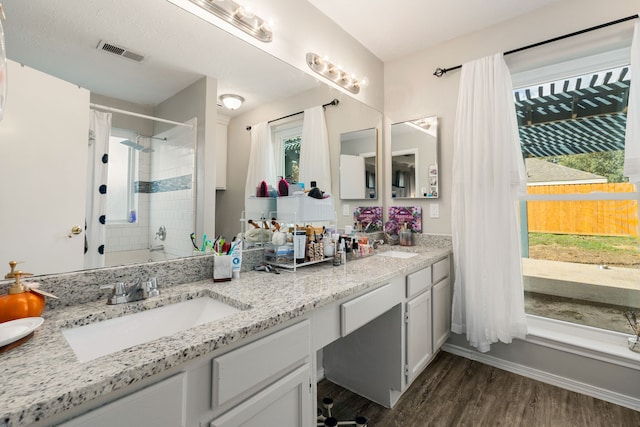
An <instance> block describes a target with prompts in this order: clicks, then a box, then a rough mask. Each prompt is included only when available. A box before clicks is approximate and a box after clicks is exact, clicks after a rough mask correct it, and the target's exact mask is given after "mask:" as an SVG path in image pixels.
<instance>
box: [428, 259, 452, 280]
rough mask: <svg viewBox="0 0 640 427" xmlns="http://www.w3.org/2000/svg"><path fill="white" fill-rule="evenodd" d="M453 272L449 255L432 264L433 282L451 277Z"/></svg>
mask: <svg viewBox="0 0 640 427" xmlns="http://www.w3.org/2000/svg"><path fill="white" fill-rule="evenodd" d="M450 272H451V266H450V264H449V257H446V258H445V259H443V260H440V261H438V262H436V263H435V264H433V265H432V266H431V273H432V276H431V283H438V282H439V281H441V280H442V279H444V278H445V277H449V274H450Z"/></svg>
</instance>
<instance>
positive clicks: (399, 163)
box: [391, 116, 440, 199]
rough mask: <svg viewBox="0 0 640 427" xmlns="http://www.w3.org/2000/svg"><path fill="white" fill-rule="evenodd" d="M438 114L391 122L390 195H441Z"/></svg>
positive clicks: (430, 197)
mask: <svg viewBox="0 0 640 427" xmlns="http://www.w3.org/2000/svg"><path fill="white" fill-rule="evenodd" d="M439 195H440V192H439V178H438V117H437V116H430V117H424V118H421V119H417V120H410V121H406V122H401V123H394V124H392V125H391V197H392V198H396V199H414V198H428V199H435V198H437V197H439Z"/></svg>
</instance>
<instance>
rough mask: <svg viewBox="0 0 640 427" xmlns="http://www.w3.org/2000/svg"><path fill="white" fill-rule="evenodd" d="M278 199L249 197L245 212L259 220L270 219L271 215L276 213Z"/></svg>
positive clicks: (246, 201)
mask: <svg viewBox="0 0 640 427" xmlns="http://www.w3.org/2000/svg"><path fill="white" fill-rule="evenodd" d="M276 200H277V198H276V197H255V196H251V197H247V199H246V200H245V205H244V210H245V212H246V213H247V214H248V215H252V216H254V217H255V218H252V219H253V220H258V219H262V218H266V219H269V218H268V217H269V215H271V213H272V212H275V211H276V208H277V204H276Z"/></svg>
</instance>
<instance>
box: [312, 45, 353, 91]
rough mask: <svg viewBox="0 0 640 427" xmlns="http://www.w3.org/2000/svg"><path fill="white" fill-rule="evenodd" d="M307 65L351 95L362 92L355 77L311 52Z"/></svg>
mask: <svg viewBox="0 0 640 427" xmlns="http://www.w3.org/2000/svg"><path fill="white" fill-rule="evenodd" d="M307 65H308V66H309V68H311V69H312V70H313V71H315V72H316V73H318V74H320V75H321V76H322V77H324V78H326V79H329V80H331V81H332V82H334V83H336V84H337V85H339V86H341V87H343V88H345V89H346V90H348V91H349V92H351V93H354V94H356V93H358V92H360V86H361V83H360V81H359V80H358V79H357V78H356V76H354V75H349V73H347V72H346V71H344V70H342V67H339V66H336V65H334V64H332V63H331V62H329V61H328V60H327V59H326V58H322V57H321V56H319V55H317V54H315V53H313V52H309V53H307Z"/></svg>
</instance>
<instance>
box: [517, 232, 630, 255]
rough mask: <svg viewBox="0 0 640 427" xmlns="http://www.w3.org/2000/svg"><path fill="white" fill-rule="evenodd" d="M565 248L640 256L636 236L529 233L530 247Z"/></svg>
mask: <svg viewBox="0 0 640 427" xmlns="http://www.w3.org/2000/svg"><path fill="white" fill-rule="evenodd" d="M537 245H545V246H565V247H572V248H579V249H582V250H585V251H593V252H622V253H628V254H630V255H633V254H638V249H639V248H638V238H637V237H634V236H583V235H577V234H550V233H529V247H531V246H537Z"/></svg>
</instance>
